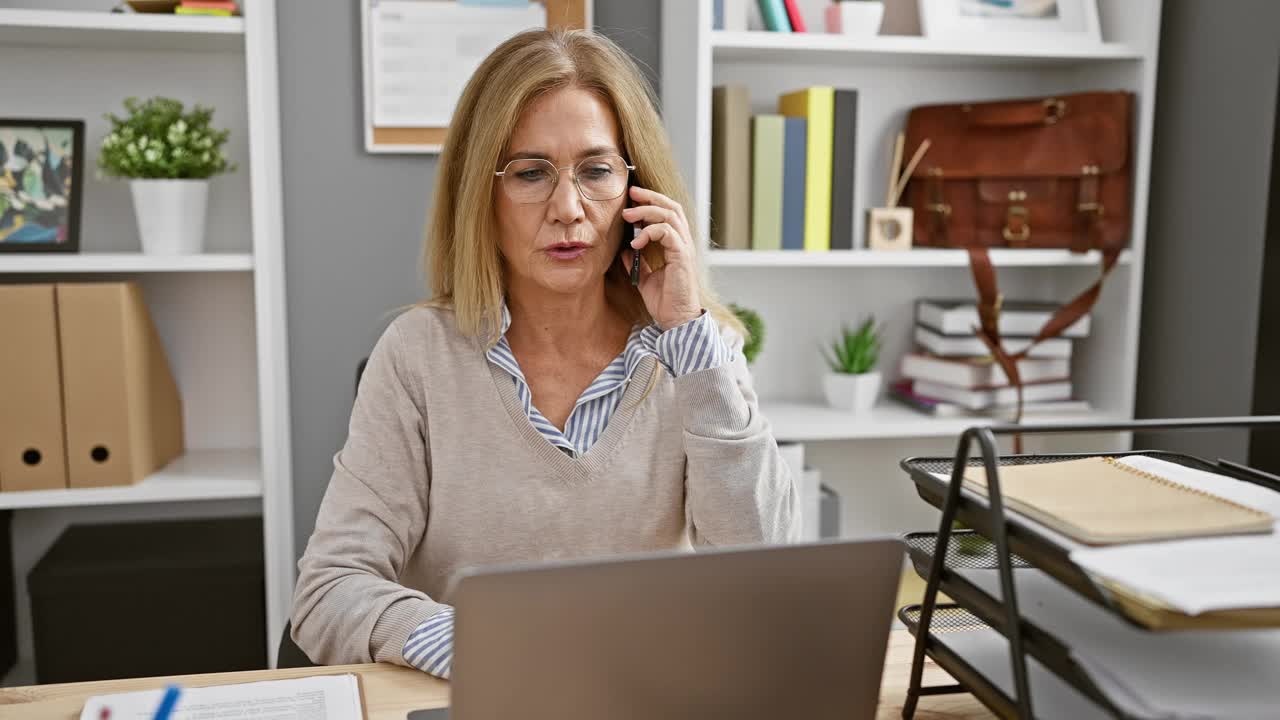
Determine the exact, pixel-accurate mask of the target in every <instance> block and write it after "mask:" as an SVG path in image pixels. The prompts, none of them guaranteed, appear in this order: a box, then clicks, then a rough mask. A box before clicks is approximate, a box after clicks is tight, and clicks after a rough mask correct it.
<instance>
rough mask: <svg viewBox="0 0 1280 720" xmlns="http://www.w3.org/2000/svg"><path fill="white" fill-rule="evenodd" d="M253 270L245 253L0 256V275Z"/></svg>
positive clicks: (23, 254)
mask: <svg viewBox="0 0 1280 720" xmlns="http://www.w3.org/2000/svg"><path fill="white" fill-rule="evenodd" d="M252 269H253V256H252V255H250V254H248V253H210V254H206V255H144V254H142V253H81V254H59V253H17V254H12V255H9V254H0V274H3V273H144V272H145V273H152V272H154V273H162V272H246V271H249V270H252Z"/></svg>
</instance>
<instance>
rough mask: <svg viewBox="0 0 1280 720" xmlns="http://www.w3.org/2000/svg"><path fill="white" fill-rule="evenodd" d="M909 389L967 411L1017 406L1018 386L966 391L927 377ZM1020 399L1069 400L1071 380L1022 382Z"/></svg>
mask: <svg viewBox="0 0 1280 720" xmlns="http://www.w3.org/2000/svg"><path fill="white" fill-rule="evenodd" d="M912 389H913V390H914V391H915V392H916V393H918V394H920V395H923V396H925V397H930V398H936V399H938V400H942V401H945V402H949V403H955V404H956V405H959V406H960V407H962V408H966V409H969V410H984V409H986V408H989V407H998V406H1001V405H1016V404H1017V402H1018V389H1017V388H1014V387H1000V388H988V389H979V390H967V389H965V388H957V387H951V386H950V385H943V384H941V383H935V382H929V381H927V380H917V381H915V382H914V383H913V384H912ZM1022 398H1023V401H1024V402H1046V401H1050V400H1069V399H1071V383H1070V382H1067V381H1060V382H1041V383H1033V384H1030V385H1023V386H1022Z"/></svg>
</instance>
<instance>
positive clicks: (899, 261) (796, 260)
mask: <svg viewBox="0 0 1280 720" xmlns="http://www.w3.org/2000/svg"><path fill="white" fill-rule="evenodd" d="M1100 260H1101V255H1100V253H1098V251H1096V250H1090V251H1089V252H1087V253H1072V252H1071V251H1069V250H1030V249H1028V250H1000V249H993V250H991V262H992V263H994V264H995V266H996V267H1074V266H1096V265H1098V264H1099V262H1100ZM1132 260H1133V258H1132V255H1131V253H1130V251H1128V250H1125V251H1124V252H1123V253H1121V255H1120V259H1119V261H1118V262H1119V264H1120V265H1128V264H1130V263H1131V262H1132ZM707 261H708V263H710V264H711V265H713V266H716V267H766V268H774V267H798V268H825V267H901V268H907V267H968V266H969V254H968V253H967V252H965V251H964V250H927V249H921V250H907V251H903V252H887V251H874V250H831V251H827V252H804V251H803V250H709V251H707Z"/></svg>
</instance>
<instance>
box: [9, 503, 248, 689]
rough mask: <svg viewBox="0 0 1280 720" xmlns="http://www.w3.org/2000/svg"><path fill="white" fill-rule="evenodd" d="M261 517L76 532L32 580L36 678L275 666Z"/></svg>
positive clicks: (68, 534) (87, 528) (58, 679)
mask: <svg viewBox="0 0 1280 720" xmlns="http://www.w3.org/2000/svg"><path fill="white" fill-rule="evenodd" d="M263 572H264V570H263V546H262V519H261V518H259V517H247V518H219V519H203V520H179V521H165V522H147V523H126V524H114V525H75V526H72V527H70V528H67V530H66V531H65V532H63V534H62V536H61V537H59V538H58V540H57V541H56V542H55V543H54V544H53V546H52V547H51V548H50V549H49V552H47V553H46V554H45V555H44V557H42V558H41V559H40V561H39V562H38V563H37V564H36V566H35V567H34V568H32V570H31V572H30V573H29V574H28V575H27V584H28V590H29V593H30V596H31V618H32V632H33V634H34V640H35V661H36V681H37V682H39V683H42V684H43V683H51V682H78V681H82V680H107V679H117V678H129V677H144V676H154V675H184V674H188V673H207V672H226V671H233V670H260V669H263V668H265V667H266V666H267V643H266V635H267V628H266V587H265V583H264V580H263V577H264V576H263Z"/></svg>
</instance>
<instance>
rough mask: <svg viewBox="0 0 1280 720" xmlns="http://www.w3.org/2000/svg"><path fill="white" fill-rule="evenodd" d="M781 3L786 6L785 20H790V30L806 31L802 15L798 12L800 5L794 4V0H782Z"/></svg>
mask: <svg viewBox="0 0 1280 720" xmlns="http://www.w3.org/2000/svg"><path fill="white" fill-rule="evenodd" d="M782 3H783V5H784V6H785V7H786V8H787V20H789V21H790V22H791V31H792V32H798V33H801V32H806V28H805V25H804V16H803V15H801V14H800V6H799V5H797V4H796V0H782Z"/></svg>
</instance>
